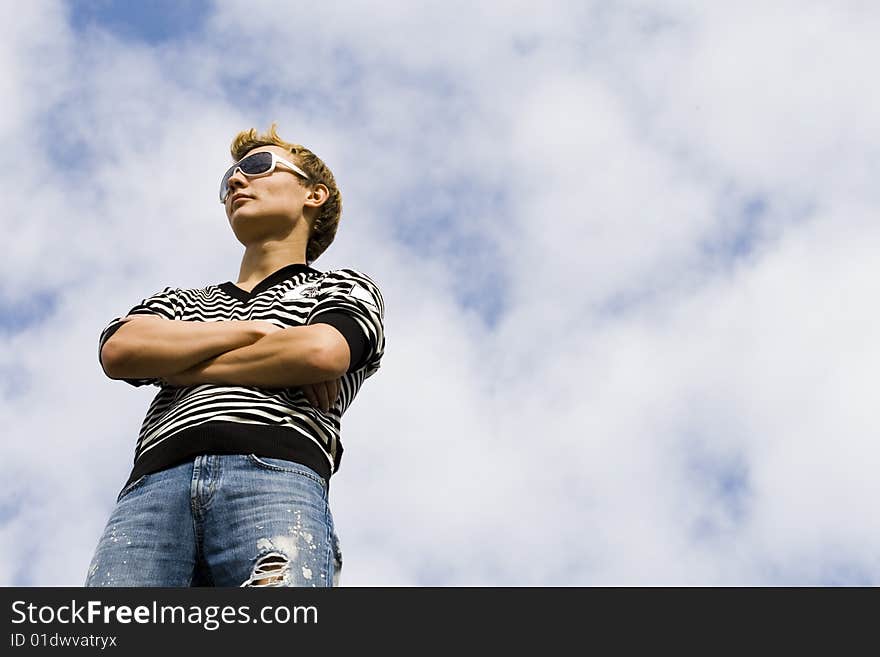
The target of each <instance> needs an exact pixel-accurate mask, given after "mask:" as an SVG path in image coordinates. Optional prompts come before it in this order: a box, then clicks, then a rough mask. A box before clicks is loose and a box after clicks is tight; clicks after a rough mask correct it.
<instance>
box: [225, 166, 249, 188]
mask: <svg viewBox="0 0 880 657" xmlns="http://www.w3.org/2000/svg"><path fill="white" fill-rule="evenodd" d="M246 184H247V182H245V175H244V174H243V173H242V172H241V169H236V170H235V171H233V172H232V175H231V176H229V180H227V181H226V185H227V186H228V187H229V189H230V190H232V189H235V188H237V187H238V188H241V187H244V186H245V185H246Z"/></svg>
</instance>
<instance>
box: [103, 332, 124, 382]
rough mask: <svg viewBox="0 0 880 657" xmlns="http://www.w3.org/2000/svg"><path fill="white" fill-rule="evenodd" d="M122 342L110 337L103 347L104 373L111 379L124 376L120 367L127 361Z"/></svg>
mask: <svg viewBox="0 0 880 657" xmlns="http://www.w3.org/2000/svg"><path fill="white" fill-rule="evenodd" d="M120 347H121V345H120V342H119V341H118V340H116V341H114V340H113V338H110V339H109V340H108V341H107V342H105V343H104V346H103V347H101V367H103V368H104V374H106V375H107V376H108V377H109V378H111V379H119V378H121V377H122V376H123V374H122V372H121V370H120V368H121V367H122V366H123V363H124V362H125V358H126V356H125V353H124V352H123V350H122V349H121V348H120Z"/></svg>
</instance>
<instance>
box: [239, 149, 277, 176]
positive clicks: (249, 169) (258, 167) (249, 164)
mask: <svg viewBox="0 0 880 657" xmlns="http://www.w3.org/2000/svg"><path fill="white" fill-rule="evenodd" d="M238 166H240V167H241V170H242V171H244V172H245V173H246V174H248V175H254V174H257V173H266V172H267V171H268V170H269V169H270V168H271V167H272V153H267V152H265V151H263V152H262V153H254V154H253V155H248V156H247V157H246V158H244V159H243V160H242V161H241V162H239V163H238Z"/></svg>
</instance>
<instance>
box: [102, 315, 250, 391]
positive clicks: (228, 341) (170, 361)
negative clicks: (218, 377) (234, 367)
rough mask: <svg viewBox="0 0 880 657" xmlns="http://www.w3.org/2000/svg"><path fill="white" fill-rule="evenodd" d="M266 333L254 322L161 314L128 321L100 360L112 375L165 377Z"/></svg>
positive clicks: (115, 376)
mask: <svg viewBox="0 0 880 657" xmlns="http://www.w3.org/2000/svg"><path fill="white" fill-rule="evenodd" d="M263 335H264V333H261V332H260V331H258V330H257V327H256V326H255V324H254V323H253V322H249V321H235V320H227V321H220V322H196V321H182V320H169V319H163V318H160V317H136V318H135V319H131V320H129V321H127V322H126V323H125V324H124V325H123V326H122V327H121V328H119V329H118V330H117V331H116V333H115V334H114V335H113V336H112V337H111V338H110V339H109V340H108V341H107V343H106V344H105V345H104V348H103V349H102V351H101V362H102V364H103V366H104V369H105V371H106V373H107V374H108V376H111V377H113V378H151V377H163V376H168V375H171V374H176V373H178V372H181V371H184V370H186V369H188V368H190V367H192V366H193V365H195V364H197V363H200V362H202V361H204V360H205V359H207V358H211V357H212V356H217V355H219V354H222V353H224V352H227V351H229V350H231V349H237V348H239V347H243V346H246V345H249V344H253V343H254V342H256V341H257V340H259V339H260V338H261V337H263Z"/></svg>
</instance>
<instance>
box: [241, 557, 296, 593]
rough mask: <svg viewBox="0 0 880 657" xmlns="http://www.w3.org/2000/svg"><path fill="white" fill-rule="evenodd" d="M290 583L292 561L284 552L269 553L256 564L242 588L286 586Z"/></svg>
mask: <svg viewBox="0 0 880 657" xmlns="http://www.w3.org/2000/svg"><path fill="white" fill-rule="evenodd" d="M289 581H290V561H289V560H288V558H287V555H285V554H283V553H282V552H269V553H267V554H264V555H262V556H260V557H259V558H258V559H257V562H256V563H255V564H254V570H253V572H252V573H251V576H250V577H248V578H247V580H245V582H244V583H243V584H242V586H285V585H286V584H287V583H288V582H289Z"/></svg>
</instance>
